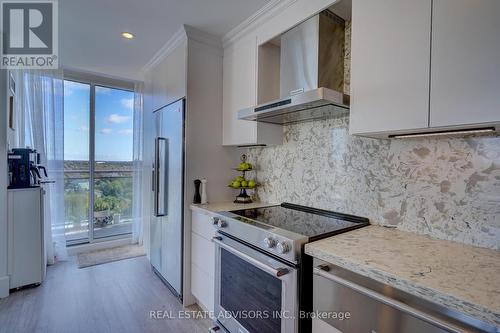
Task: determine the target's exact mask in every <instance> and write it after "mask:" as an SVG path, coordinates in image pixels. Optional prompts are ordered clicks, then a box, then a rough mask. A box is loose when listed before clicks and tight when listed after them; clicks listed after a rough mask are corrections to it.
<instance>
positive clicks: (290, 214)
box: [231, 203, 369, 240]
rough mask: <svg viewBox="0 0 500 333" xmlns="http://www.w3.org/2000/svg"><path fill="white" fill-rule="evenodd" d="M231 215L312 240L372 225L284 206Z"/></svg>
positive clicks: (344, 216) (364, 220)
mask: <svg viewBox="0 0 500 333" xmlns="http://www.w3.org/2000/svg"><path fill="white" fill-rule="evenodd" d="M231 213H233V214H236V215H239V216H243V217H245V218H247V219H251V220H254V221H257V222H261V223H265V224H267V225H269V226H272V227H277V228H281V229H284V230H288V231H292V232H295V233H297V234H300V235H304V236H307V237H309V238H310V240H313V239H314V238H319V237H320V236H323V237H324V236H325V235H327V236H330V235H334V234H337V233H341V232H344V231H348V230H351V229H356V228H359V227H362V226H365V225H368V223H369V220H368V219H367V218H364V217H359V216H354V215H348V214H342V213H337V212H331V211H327V210H322V209H316V208H310V207H304V206H299V205H294V204H290V203H283V204H281V205H280V206H271V207H264V208H253V209H243V210H236V211H232V212H231Z"/></svg>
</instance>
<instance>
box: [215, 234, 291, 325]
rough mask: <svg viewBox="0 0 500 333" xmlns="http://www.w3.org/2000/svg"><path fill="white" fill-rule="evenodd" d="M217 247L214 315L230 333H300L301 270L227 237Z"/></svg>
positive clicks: (218, 238)
mask: <svg viewBox="0 0 500 333" xmlns="http://www.w3.org/2000/svg"><path fill="white" fill-rule="evenodd" d="M213 241H214V243H215V249H216V250H215V253H216V259H215V261H216V266H215V315H216V316H217V319H218V322H219V324H221V325H222V326H223V328H224V329H225V330H227V331H229V332H231V333H261V332H266V333H285V332H286V333H296V332H298V285H297V283H298V272H299V271H298V268H297V267H295V266H293V265H291V264H286V263H284V261H281V260H277V259H276V258H274V257H272V256H270V255H268V254H265V253H264V252H263V251H260V250H257V249H255V248H252V247H250V246H248V245H246V244H244V243H242V242H240V241H237V240H235V239H233V238H231V237H228V236H226V235H224V234H219V235H218V236H217V237H214V239H213Z"/></svg>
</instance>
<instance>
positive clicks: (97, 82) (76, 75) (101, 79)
mask: <svg viewBox="0 0 500 333" xmlns="http://www.w3.org/2000/svg"><path fill="white" fill-rule="evenodd" d="M63 80H64V81H72V82H77V83H81V84H86V85H88V86H89V88H90V93H89V99H90V100H89V159H88V161H89V170H88V172H89V193H88V195H89V208H88V213H87V215H88V230H87V238H82V239H77V240H72V241H66V246H77V245H83V244H93V243H99V242H106V241H114V240H118V239H124V238H131V234H122V235H115V236H108V237H102V238H94V223H93V221H94V180H95V177H94V171H95V88H96V87H97V86H99V87H104V88H111V89H119V90H127V91H130V92H134V84H135V82H132V81H125V80H120V79H116V78H109V77H105V76H98V75H95V74H91V73H84V72H76V71H73V70H65V71H64V77H63Z"/></svg>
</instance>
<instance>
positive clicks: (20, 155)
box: [7, 148, 47, 188]
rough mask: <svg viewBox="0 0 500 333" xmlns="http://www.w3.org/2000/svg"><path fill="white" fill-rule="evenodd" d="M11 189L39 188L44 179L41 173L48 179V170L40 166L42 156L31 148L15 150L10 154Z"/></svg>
mask: <svg viewBox="0 0 500 333" xmlns="http://www.w3.org/2000/svg"><path fill="white" fill-rule="evenodd" d="M7 159H8V161H9V187H8V188H29V187H39V186H40V180H41V179H42V177H41V175H40V171H43V173H44V176H45V177H47V170H46V169H45V167H44V166H42V165H40V154H39V153H37V151H36V150H35V149H31V148H14V149H12V150H11V151H10V152H9V153H8V157H7Z"/></svg>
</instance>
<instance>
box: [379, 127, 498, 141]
mask: <svg viewBox="0 0 500 333" xmlns="http://www.w3.org/2000/svg"><path fill="white" fill-rule="evenodd" d="M494 131H495V128H494V127H487V128H474V129H467V130H451V131H439V132H428V133H413V134H395V135H389V138H394V139H404V138H418V137H429V136H443V135H459V134H483V133H490V132H494Z"/></svg>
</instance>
